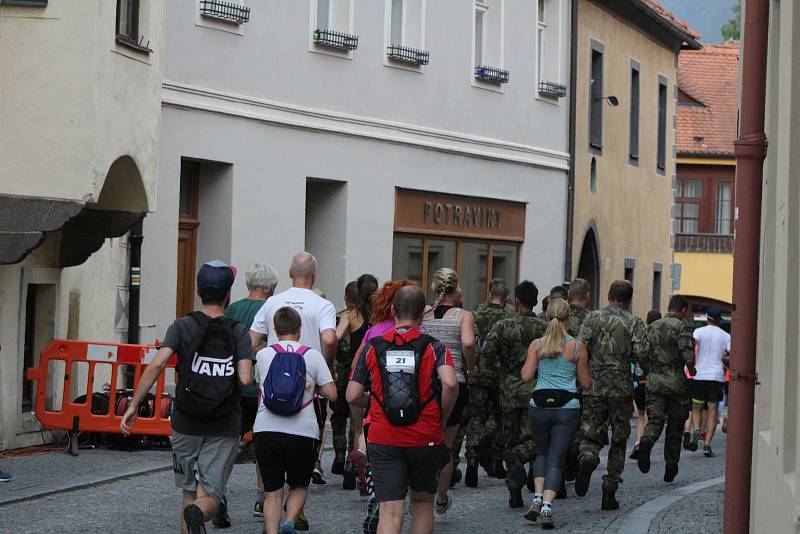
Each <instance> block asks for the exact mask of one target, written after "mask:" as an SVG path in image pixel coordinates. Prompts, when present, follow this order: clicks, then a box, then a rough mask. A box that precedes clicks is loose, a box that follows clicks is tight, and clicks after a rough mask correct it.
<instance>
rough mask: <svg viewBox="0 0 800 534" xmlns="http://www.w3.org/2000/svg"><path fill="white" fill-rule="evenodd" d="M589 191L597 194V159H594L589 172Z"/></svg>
mask: <svg viewBox="0 0 800 534" xmlns="http://www.w3.org/2000/svg"><path fill="white" fill-rule="evenodd" d="M589 189H590V190H591V192H592V193H595V192H597V158H595V157H592V165H591V169H590V170H589Z"/></svg>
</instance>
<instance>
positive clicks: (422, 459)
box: [367, 443, 450, 502]
mask: <svg viewBox="0 0 800 534" xmlns="http://www.w3.org/2000/svg"><path fill="white" fill-rule="evenodd" d="M367 457H368V458H369V463H370V465H371V466H372V474H373V477H374V479H375V495H376V497H377V499H378V502H387V501H402V500H403V499H405V498H406V494H407V493H408V489H409V488H411V491H415V492H419V493H430V494H434V493H436V485H437V482H438V480H439V471H441V469H442V468H443V467H444V466H445V465H447V464H448V463H449V462H450V450H449V449H448V448H447V447H445V446H444V445H429V446H425V447H393V446H391V445H375V444H372V443H370V444H368V445H367Z"/></svg>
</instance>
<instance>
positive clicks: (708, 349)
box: [691, 308, 731, 458]
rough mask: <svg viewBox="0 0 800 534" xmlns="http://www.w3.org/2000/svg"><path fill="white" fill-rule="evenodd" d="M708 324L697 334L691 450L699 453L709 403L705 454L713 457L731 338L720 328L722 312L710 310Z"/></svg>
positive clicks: (714, 309)
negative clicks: (704, 414) (704, 409)
mask: <svg viewBox="0 0 800 534" xmlns="http://www.w3.org/2000/svg"><path fill="white" fill-rule="evenodd" d="M707 317H708V325H707V326H703V327H701V328H698V329H697V330H695V331H694V339H695V341H696V342H697V360H696V362H695V367H696V368H697V374H696V375H695V376H694V380H692V437H691V450H697V439H698V437H699V436H700V432H701V429H700V427H701V425H702V416H703V406H704V405H705V404H706V403H708V418H707V420H706V428H705V434H706V441H705V445H703V454H704V455H705V456H706V457H708V458H711V457H712V456H714V452H713V451H712V450H711V440H712V439H713V438H714V432H715V431H716V429H717V406H718V405H719V403H720V401H722V391H723V388H724V386H725V364H724V363H723V360H724V359H725V358H727V356H728V353H730V351H731V335H730V334H728V333H727V332H726V331H725V330H723V329H722V328H720V327H719V325H720V322H721V320H722V312H720V310H719V309H717V308H711V309H710V310H708V314H707Z"/></svg>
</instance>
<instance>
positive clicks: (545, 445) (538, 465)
mask: <svg viewBox="0 0 800 534" xmlns="http://www.w3.org/2000/svg"><path fill="white" fill-rule="evenodd" d="M580 413H581V410H580V408H534V407H533V406H531V409H530V416H529V421H530V427H531V428H532V429H533V434H534V438H535V441H536V451H537V453H538V454H537V456H536V461H535V462H534V464H533V476H534V477H535V478H541V477H544V489H545V490H551V491H558V490H559V488H560V487H561V470H562V469H563V468H564V464H565V463H566V458H567V451H568V450H569V446H570V444H571V443H572V438H573V436H574V435H575V431H576V430H578V423H579V422H580Z"/></svg>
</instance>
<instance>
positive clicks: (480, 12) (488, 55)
mask: <svg viewBox="0 0 800 534" xmlns="http://www.w3.org/2000/svg"><path fill="white" fill-rule="evenodd" d="M474 6H475V8H474V16H475V19H474V22H475V28H474V33H475V42H474V47H475V50H474V55H473V60H474V61H473V63H474V65H475V66H474V68H473V78H474V80H473V85H477V86H478V87H482V88H484V89H490V90H495V91H502V90H501V89H500V88H499V86H500V85H501V84H504V83H507V82H508V79H509V73H508V71H507V70H504V69H503V6H504V0H476V1H475V4H474Z"/></svg>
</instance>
